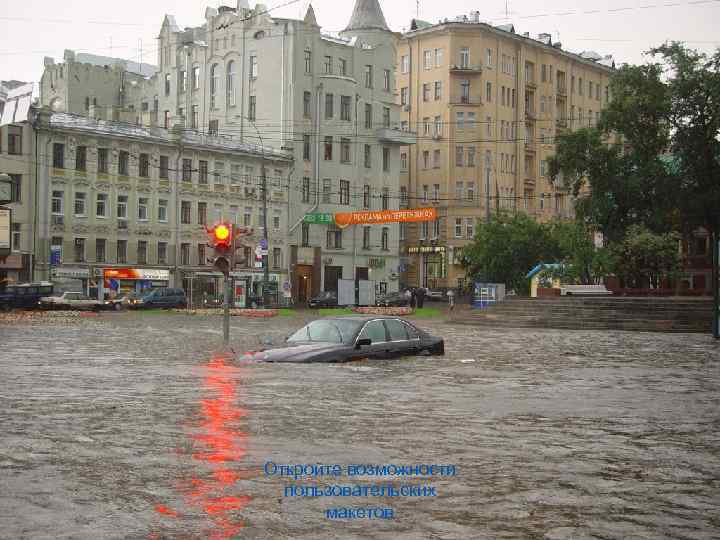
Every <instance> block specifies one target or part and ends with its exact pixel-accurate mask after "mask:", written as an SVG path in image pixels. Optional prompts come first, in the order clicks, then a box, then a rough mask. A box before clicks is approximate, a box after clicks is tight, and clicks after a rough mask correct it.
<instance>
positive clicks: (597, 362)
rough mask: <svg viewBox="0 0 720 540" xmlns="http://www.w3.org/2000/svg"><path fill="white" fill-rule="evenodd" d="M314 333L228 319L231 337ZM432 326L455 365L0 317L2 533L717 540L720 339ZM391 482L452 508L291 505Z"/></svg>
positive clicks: (213, 330)
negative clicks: (295, 354) (278, 468)
mask: <svg viewBox="0 0 720 540" xmlns="http://www.w3.org/2000/svg"><path fill="white" fill-rule="evenodd" d="M302 322H303V317H300V316H296V317H279V318H276V319H272V320H269V321H268V320H246V319H234V320H233V323H232V337H233V347H234V349H235V350H236V351H238V352H242V351H245V350H248V349H256V348H257V347H258V344H259V341H258V340H259V338H260V337H263V336H269V335H272V336H274V337H275V338H279V337H282V336H286V335H288V334H289V333H290V332H291V331H292V330H294V329H296V328H297V327H299V326H300V325H301V324H302ZM417 324H418V325H419V326H421V327H423V328H425V329H427V330H429V331H431V332H432V333H435V334H439V335H442V336H444V337H445V339H446V351H447V355H446V356H445V357H444V358H436V357H416V358H407V359H401V360H392V361H375V362H370V361H367V362H359V363H352V364H344V365H278V364H268V365H248V364H247V363H245V362H243V361H242V360H238V359H236V358H224V357H223V356H221V355H219V354H214V351H216V350H217V349H218V347H217V345H218V343H219V341H220V337H221V324H220V319H219V318H214V317H213V318H204V317H203V318H201V317H188V316H185V315H181V314H168V313H160V314H158V313H153V312H150V313H121V314H114V313H108V314H102V315H101V316H100V317H97V318H93V319H88V320H83V321H80V322H78V323H77V324H74V325H59V324H47V323H44V324H32V323H31V322H28V323H25V322H20V323H18V324H12V325H0V348H1V350H0V374H1V375H2V376H1V377H0V426H2V431H1V432H0V538H12V539H16V538H33V539H34V538H148V539H154V538H267V539H277V538H338V539H340V538H341V539H354V538H371V539H372V538H378V539H385V538H393V539H396V538H399V539H417V538H432V539H439V538H443V539H444V538H448V539H450V538H452V539H455V538H458V539H467V538H550V539H571V538H572V539H583V538H687V539H697V538H720V517H718V516H720V512H718V508H719V507H720V435H718V433H719V428H720V348H719V347H718V345H717V344H716V343H714V342H713V341H712V340H711V339H710V338H709V337H708V336H702V335H677V334H675V335H663V334H644V333H643V334H640V333H638V334H634V333H599V332H560V331H546V330H543V331H528V330H512V329H486V328H477V329H475V328H472V327H452V326H450V325H447V324H445V323H443V322H442V320H437V321H435V320H420V321H417ZM267 462H273V463H275V464H277V465H280V464H291V465H294V464H331V465H332V464H339V465H341V466H343V467H345V466H347V465H349V464H377V465H384V464H398V465H412V466H414V465H420V464H423V465H424V464H436V465H455V466H456V467H457V474H456V475H455V476H440V475H436V476H433V477H432V478H416V477H411V478H397V477H392V478H378V477H373V476H361V477H353V478H347V477H341V478H332V477H322V478H319V479H318V478H299V479H298V480H297V481H296V480H294V479H292V478H289V479H288V478H281V477H279V476H278V475H275V476H268V475H266V474H265V471H264V465H265V464H266V463H267ZM381 484H391V485H394V486H396V487H397V486H400V485H404V484H408V485H419V486H431V487H433V488H435V493H436V495H437V496H427V497H417V496H413V497H382V498H378V497H354V498H353V497H350V498H348V497H315V498H312V497H285V496H284V495H285V493H284V489H285V487H286V486H290V485H296V486H316V485H317V486H322V487H330V488H332V486H334V485H353V486H355V485H360V486H373V485H381ZM335 508H353V509H357V508H371V509H373V508H383V509H384V508H390V509H392V510H393V516H394V517H393V518H392V519H367V518H364V519H328V517H327V516H326V510H328V509H335Z"/></svg>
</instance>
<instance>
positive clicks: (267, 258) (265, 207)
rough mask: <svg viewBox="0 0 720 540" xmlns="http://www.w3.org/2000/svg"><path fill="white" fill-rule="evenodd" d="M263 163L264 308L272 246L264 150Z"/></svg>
mask: <svg viewBox="0 0 720 540" xmlns="http://www.w3.org/2000/svg"><path fill="white" fill-rule="evenodd" d="M262 154H263V157H262V162H261V163H260V177H261V181H262V192H263V240H264V241H265V246H264V247H263V249H264V250H265V255H263V258H262V261H263V272H264V274H263V307H265V308H266V307H267V305H268V292H267V290H268V286H269V283H270V268H269V266H270V265H269V262H270V252H269V249H270V244H269V243H268V216H267V212H268V205H267V175H266V172H265V150H264V148H263V149H262Z"/></svg>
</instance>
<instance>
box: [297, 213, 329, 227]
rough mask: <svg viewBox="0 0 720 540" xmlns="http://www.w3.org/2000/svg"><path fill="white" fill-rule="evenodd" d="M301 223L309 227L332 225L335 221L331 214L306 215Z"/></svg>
mask: <svg viewBox="0 0 720 540" xmlns="http://www.w3.org/2000/svg"><path fill="white" fill-rule="evenodd" d="M303 221H304V222H305V223H308V224H310V225H332V224H333V223H334V222H335V219H334V218H333V215H332V214H307V215H306V216H305V217H304V218H303Z"/></svg>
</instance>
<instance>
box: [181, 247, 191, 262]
mask: <svg viewBox="0 0 720 540" xmlns="http://www.w3.org/2000/svg"><path fill="white" fill-rule="evenodd" d="M180 264H181V265H183V266H190V244H180Z"/></svg>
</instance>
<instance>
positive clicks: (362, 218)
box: [335, 208, 437, 229]
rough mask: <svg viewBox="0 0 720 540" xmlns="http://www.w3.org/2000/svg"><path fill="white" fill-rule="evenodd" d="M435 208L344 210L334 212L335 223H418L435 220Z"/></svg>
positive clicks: (339, 224) (338, 224)
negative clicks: (369, 210) (373, 210)
mask: <svg viewBox="0 0 720 540" xmlns="http://www.w3.org/2000/svg"><path fill="white" fill-rule="evenodd" d="M436 219H437V210H435V208H415V209H412V210H381V211H378V212H346V213H340V214H335V224H336V225H337V226H338V227H340V228H341V229H344V228H345V227H349V226H350V225H372V224H375V223H418V222H421V221H435V220H436Z"/></svg>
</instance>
